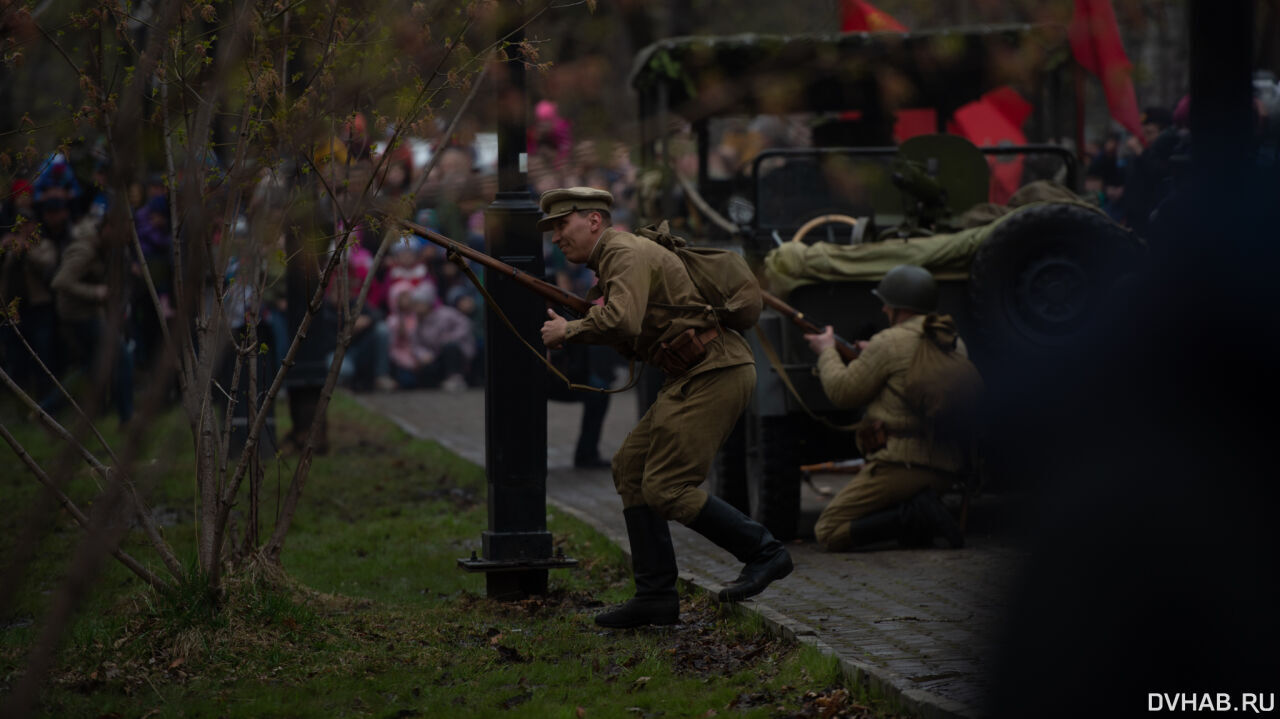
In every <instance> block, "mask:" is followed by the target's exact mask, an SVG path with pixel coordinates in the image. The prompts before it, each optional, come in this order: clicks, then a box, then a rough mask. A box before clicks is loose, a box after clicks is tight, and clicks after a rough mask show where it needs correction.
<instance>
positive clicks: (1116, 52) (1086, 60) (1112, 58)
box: [1070, 0, 1142, 140]
mask: <svg viewBox="0 0 1280 719" xmlns="http://www.w3.org/2000/svg"><path fill="white" fill-rule="evenodd" d="M1075 3H1076V5H1075V13H1074V14H1073V15H1072V16H1071V30H1070V37H1071V54H1072V55H1075V58H1076V62H1078V63H1080V66H1081V67H1083V68H1084V69H1086V70H1088V71H1089V72H1091V73H1093V74H1094V75H1096V76H1097V77H1098V79H1099V80H1101V81H1102V89H1103V91H1104V92H1105V93H1106V95H1107V107H1108V109H1110V110H1111V116H1112V117H1113V118H1115V119H1116V121H1117V122H1119V123H1120V124H1121V125H1124V127H1125V129H1126V130H1128V131H1129V132H1131V133H1133V134H1134V135H1135V136H1136V137H1137V138H1138V139H1139V140H1142V121H1141V119H1140V116H1139V114H1138V96H1137V95H1136V94H1135V93H1134V91H1133V76H1132V73H1131V71H1132V69H1133V66H1132V65H1131V64H1130V63H1129V56H1128V55H1126V54H1125V52H1124V43H1122V42H1121V41H1120V28H1119V27H1117V26H1116V12H1115V9H1114V8H1112V7H1111V0H1075Z"/></svg>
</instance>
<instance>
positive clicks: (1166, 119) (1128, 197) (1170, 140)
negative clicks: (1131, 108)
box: [1124, 107, 1179, 237]
mask: <svg viewBox="0 0 1280 719" xmlns="http://www.w3.org/2000/svg"><path fill="white" fill-rule="evenodd" d="M1142 136H1143V140H1144V142H1145V147H1144V146H1143V144H1141V143H1139V142H1137V139H1136V138H1130V143H1129V145H1130V149H1131V150H1132V151H1133V157H1132V158H1131V159H1130V161H1129V163H1128V166H1127V168H1126V173H1125V182H1124V204H1125V219H1126V220H1127V221H1128V224H1129V226H1130V227H1132V228H1133V230H1134V232H1137V233H1138V235H1139V236H1142V237H1145V236H1146V235H1147V232H1148V229H1149V224H1150V218H1151V213H1152V212H1153V211H1155V209H1156V206H1157V205H1159V204H1160V201H1161V200H1163V199H1164V198H1165V197H1166V196H1167V195H1168V194H1169V192H1170V191H1171V190H1172V189H1173V164H1172V162H1171V159H1172V157H1173V154H1174V151H1175V150H1176V149H1177V147H1178V145H1179V138H1178V133H1177V130H1176V129H1175V128H1174V127H1173V113H1172V112H1170V111H1169V110H1166V109H1165V108H1163V107H1149V108H1147V109H1146V111H1145V112H1144V113H1143V114H1142Z"/></svg>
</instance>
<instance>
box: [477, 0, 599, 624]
mask: <svg viewBox="0 0 1280 719" xmlns="http://www.w3.org/2000/svg"><path fill="white" fill-rule="evenodd" d="M514 20H515V21H516V22H511V23H509V24H507V25H506V26H505V27H507V28H515V27H519V20H520V18H519V17H516V18H514ZM501 37H504V38H506V39H507V40H508V41H509V42H510V43H512V44H513V45H514V44H517V43H519V42H520V41H521V40H522V39H523V32H519V31H517V32H516V33H515V34H511V35H508V34H506V33H504V34H503V35H502V36H501ZM502 68H503V70H504V72H500V73H496V74H495V80H496V84H497V86H498V87H497V92H498V195H497V197H496V199H495V200H494V202H493V204H492V205H490V206H489V208H488V209H487V210H486V211H485V243H486V249H487V251H488V252H489V253H490V254H491V255H493V256H495V257H497V258H498V259H500V260H502V261H503V262H505V263H507V264H509V265H511V266H512V267H515V268H516V269H518V270H519V271H521V272H527V273H529V274H530V275H533V276H534V277H542V276H543V273H544V263H543V259H542V233H541V232H539V231H538V229H537V221H538V217H539V215H540V213H539V210H538V205H537V203H536V202H534V199H533V196H532V194H531V192H530V190H529V183H528V180H527V178H526V175H525V173H526V170H527V155H526V139H525V121H526V120H525V115H526V112H527V107H528V102H527V101H526V99H525V77H524V66H523V65H522V64H521V63H520V62H519V61H511V62H507V63H504V64H503V65H502ZM485 286H486V287H487V288H488V290H489V293H490V294H491V295H492V296H493V299H494V301H495V302H496V303H497V304H498V305H499V306H500V307H501V308H502V310H503V311H504V312H505V313H506V315H507V317H508V318H509V319H510V320H511V322H512V324H514V325H515V327H516V328H517V329H518V330H519V332H520V335H521V337H523V338H524V339H525V340H526V341H527V342H529V343H530V344H532V345H533V346H534V347H540V346H541V342H542V339H541V335H540V328H541V326H542V322H543V320H544V311H543V308H544V307H545V303H543V302H541V301H537V300H536V298H535V297H534V296H532V295H531V294H530V293H529V291H528V290H526V289H524V288H522V287H520V285H518V284H517V283H516V282H515V281H514V280H512V279H510V278H507V277H500V276H496V275H494V274H493V273H487V275H486V279H485ZM485 338H486V345H485V470H486V474H487V476H488V505H489V529H488V530H486V531H485V532H484V533H483V551H484V557H483V558H482V559H481V558H477V557H475V556H473V557H472V558H471V559H469V560H460V561H459V564H460V565H461V566H462V567H463V568H464V569H467V570H469V571H482V572H485V573H486V575H485V579H486V593H487V595H488V596H489V597H490V598H494V599H517V598H520V597H524V596H528V595H532V594H545V593H546V591H547V570H548V568H554V567H565V566H573V565H575V564H576V563H577V562H576V561H574V560H567V559H564V558H563V557H562V556H559V557H557V556H553V554H552V541H551V533H550V532H548V531H547V519H546V517H547V390H546V370H545V369H544V368H543V366H542V365H541V364H540V363H539V362H538V360H537V358H536V357H534V356H533V355H532V354H531V353H530V352H529V351H528V350H527V349H526V348H525V347H524V346H523V344H522V343H521V342H520V339H519V338H517V337H515V336H513V335H512V332H511V330H510V329H508V328H507V326H506V324H505V323H503V322H502V320H501V319H499V318H498V317H497V315H496V314H495V313H494V308H493V307H492V306H490V307H487V308H486V312H485Z"/></svg>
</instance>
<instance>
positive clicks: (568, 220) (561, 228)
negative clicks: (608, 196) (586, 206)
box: [551, 212, 601, 264]
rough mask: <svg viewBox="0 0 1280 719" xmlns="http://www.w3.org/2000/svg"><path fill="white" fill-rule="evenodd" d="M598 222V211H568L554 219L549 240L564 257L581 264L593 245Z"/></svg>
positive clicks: (597, 230)
mask: <svg viewBox="0 0 1280 719" xmlns="http://www.w3.org/2000/svg"><path fill="white" fill-rule="evenodd" d="M600 223H601V220H600V213H598V212H570V213H569V214H567V215H565V216H564V217H560V218H557V219H556V222H555V225H554V229H553V232H552V235H551V241H552V242H553V243H554V244H555V246H556V247H559V248H560V251H561V252H563V253H564V256H565V259H567V260H569V261H570V262H574V263H577V264H582V263H583V262H586V261H587V258H588V257H590V256H591V250H592V248H594V247H595V244H596V237H597V236H598V235H599V228H600Z"/></svg>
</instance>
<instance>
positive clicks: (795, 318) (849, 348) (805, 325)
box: [763, 292, 862, 362]
mask: <svg viewBox="0 0 1280 719" xmlns="http://www.w3.org/2000/svg"><path fill="white" fill-rule="evenodd" d="M763 294H764V303H765V304H766V305H769V306H770V307H772V308H773V309H775V310H777V311H778V312H780V313H781V314H782V316H783V317H786V318H787V319H789V320H791V322H792V324H794V325H795V326H797V327H799V328H800V329H802V330H804V331H805V333H806V334H811V335H816V334H822V332H823V328H822V327H819V326H817V325H816V324H814V323H812V322H810V321H809V320H807V319H805V316H804V313H803V312H801V311H800V310H797V309H796V308H794V307H792V306H791V305H789V304H787V303H786V302H783V301H782V300H781V299H779V298H778V297H776V296H774V295H771V294H769V293H768V292H764V293H763ZM836 352H839V353H840V357H841V358H843V359H844V361H845V362H852V361H853V360H855V359H857V358H858V355H859V354H862V351H861V350H859V349H858V346H857V345H855V344H853V343H851V342H849V341H848V340H846V339H844V338H843V337H841V336H840V335H836Z"/></svg>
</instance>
